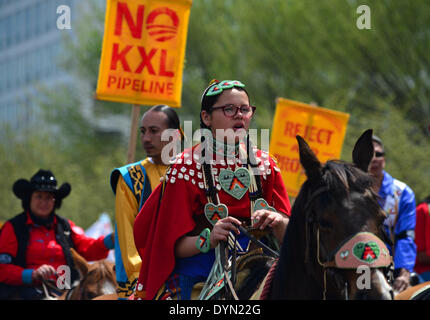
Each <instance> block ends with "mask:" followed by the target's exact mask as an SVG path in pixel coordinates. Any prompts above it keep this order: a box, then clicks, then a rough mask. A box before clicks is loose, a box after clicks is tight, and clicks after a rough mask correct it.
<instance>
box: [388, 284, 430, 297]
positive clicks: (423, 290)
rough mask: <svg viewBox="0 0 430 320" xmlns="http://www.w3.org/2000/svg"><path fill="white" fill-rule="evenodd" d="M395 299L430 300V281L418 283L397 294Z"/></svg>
mask: <svg viewBox="0 0 430 320" xmlns="http://www.w3.org/2000/svg"><path fill="white" fill-rule="evenodd" d="M394 299H395V300H429V299H430V281H427V282H423V283H420V284H417V285H416V286H412V287H409V288H407V289H406V290H404V291H402V292H400V293H399V294H397V295H396V296H395V298H394Z"/></svg>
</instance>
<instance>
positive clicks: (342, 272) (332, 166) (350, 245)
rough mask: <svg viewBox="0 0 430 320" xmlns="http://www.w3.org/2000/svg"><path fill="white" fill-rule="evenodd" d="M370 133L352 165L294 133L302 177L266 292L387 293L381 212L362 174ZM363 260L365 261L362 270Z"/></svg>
mask: <svg viewBox="0 0 430 320" xmlns="http://www.w3.org/2000/svg"><path fill="white" fill-rule="evenodd" d="M371 137H372V130H367V131H366V132H364V133H363V134H362V136H361V137H360V138H359V139H358V140H357V142H356V144H355V146H354V149H353V153H352V157H353V163H352V164H350V163H347V162H344V161H340V160H333V161H327V163H326V164H325V165H324V166H323V165H322V164H321V163H320V161H319V160H318V159H317V157H316V156H315V154H314V153H313V151H312V150H311V149H310V147H309V146H308V144H307V143H306V142H305V140H303V139H302V138H301V137H300V136H297V141H298V144H299V153H300V163H301V164H302V166H303V168H304V170H305V173H306V176H307V181H306V182H305V183H304V184H303V186H302V188H301V190H300V193H299V195H298V197H297V199H296V200H295V202H294V205H293V208H292V213H291V219H290V222H289V225H288V227H287V230H286V233H285V236H284V240H283V245H282V248H281V255H280V258H279V260H278V261H277V264H276V265H275V267H274V269H273V272H269V275H271V278H272V281H271V282H270V284H269V283H267V282H266V285H265V287H264V290H263V292H264V295H265V298H266V299H300V300H306V299H392V297H393V290H392V288H391V286H390V285H389V283H388V281H387V279H386V276H387V274H389V273H390V272H389V270H392V268H390V266H391V265H390V264H391V257H390V255H389V253H388V249H387V248H386V247H385V245H384V243H383V241H381V239H382V240H386V238H385V233H384V230H383V221H384V219H385V217H386V216H385V213H384V211H383V210H382V209H381V208H380V206H379V204H378V201H377V195H376V194H375V193H374V192H373V191H372V189H371V185H372V183H373V180H372V178H371V177H370V176H369V175H368V174H367V169H368V165H369V163H370V160H371V159H372V157H373V145H372V141H371ZM366 250H367V251H366ZM360 265H362V266H364V267H365V268H363V269H360V270H361V271H360V272H359V271H358V269H357V267H360ZM366 268H367V269H366ZM366 277H367V278H366ZM366 279H367V280H368V283H367V285H366V284H365V283H364V282H363V281H364V280H366ZM363 284H364V285H363ZM260 289H261V288H260Z"/></svg>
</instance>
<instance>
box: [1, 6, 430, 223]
mask: <svg viewBox="0 0 430 320" xmlns="http://www.w3.org/2000/svg"><path fill="white" fill-rule="evenodd" d="M360 5H368V6H369V8H370V9H371V21H370V24H371V29H370V30H366V29H363V30H360V29H358V28H357V25H356V21H357V19H358V18H359V16H360V14H359V13H357V8H358V6H360ZM85 8H86V9H84V10H81V11H79V13H78V18H77V20H76V22H75V23H74V24H73V25H72V27H73V29H74V32H75V36H74V37H73V38H68V39H65V44H66V48H67V50H66V52H67V55H66V56H65V57H64V60H63V67H64V69H65V70H67V71H68V72H69V73H70V74H73V75H74V76H75V77H76V79H77V80H78V81H79V82H80V83H81V84H83V85H84V86H86V87H87V93H86V94H87V95H88V96H87V97H83V96H82V95H80V94H79V95H78V94H76V91H75V88H74V87H68V88H56V89H55V90H53V91H50V92H46V94H45V97H46V99H44V100H43V103H42V104H43V105H44V106H45V108H46V110H49V112H48V114H49V117H51V118H50V119H51V122H56V123H58V134H56V135H55V137H52V136H50V137H40V138H38V139H39V140H37V139H35V138H34V137H33V139H29V141H28V142H25V143H17V144H16V145H14V146H13V148H12V150H11V149H8V150H4V149H1V152H3V154H6V155H8V157H9V159H12V158H13V159H12V160H11V161H10V162H7V161H6V160H4V159H3V157H2V158H1V160H0V161H1V163H2V167H3V163H5V165H4V167H5V168H7V169H8V170H7V171H8V173H7V174H6V173H4V175H5V176H3V178H5V179H6V180H3V181H7V183H5V184H4V185H3V186H2V188H4V189H3V192H2V193H1V196H0V197H2V198H1V199H2V204H3V203H4V204H5V205H4V210H5V212H7V214H9V212H10V211H14V210H15V211H16V209H15V207H16V203H17V202H16V201H14V202H12V201H10V199H9V198H8V197H11V192H10V187H11V185H12V183H13V181H14V179H15V178H18V177H21V176H27V177H29V176H30V175H31V174H32V173H33V172H35V170H36V168H39V167H43V165H50V166H52V168H53V170H54V171H55V170H56V169H58V173H57V171H55V172H56V174H57V175H58V178H59V180H60V181H61V180H62V179H65V180H66V179H68V180H72V179H76V180H73V186H72V187H73V192H72V194H73V195H72V196H70V200H68V201H65V203H64V208H62V209H61V210H62V211H66V210H68V211H67V213H69V212H70V214H74V213H72V211H76V212H77V213H76V214H79V215H80V216H78V217H77V219H78V221H77V222H81V219H83V217H84V216H85V215H90V214H93V215H96V214H99V213H101V212H102V211H107V212H109V213H110V214H111V215H112V214H113V195H112V193H111V191H110V190H109V189H110V187H109V185H108V176H109V172H110V170H111V169H112V168H114V167H116V166H119V165H123V164H124V159H125V155H126V148H127V143H126V142H124V141H123V140H120V139H112V137H111V136H107V137H106V136H100V134H98V133H97V132H96V131H95V130H94V128H93V127H92V124H91V122H89V121H88V120H89V119H86V118H85V117H84V116H83V115H82V114H81V113H80V112H79V110H80V109H79V108H77V106H80V105H82V104H83V103H84V102H83V101H84V100H85V99H88V98H92V96H91V95H92V94H93V93H94V92H95V89H96V83H97V76H98V65H99V61H100V55H101V45H102V35H103V30H104V27H103V26H104V6H100V5H99V4H98V2H89V3H88V4H87V6H86V7H85ZM428 21H430V4H429V3H428V1H427V0H414V1H404V0H379V1H364V2H363V1H357V0H320V1H314V0H266V1H261V0H195V1H193V5H192V8H191V15H190V21H189V31H188V39H187V49H186V61H185V69H184V78H183V82H184V85H183V93H182V108H180V109H179V110H178V112H179V115H180V117H181V121H185V120H192V121H193V127H194V129H196V128H197V127H198V126H199V116H198V115H199V111H200V97H201V93H202V91H203V89H204V88H205V87H206V86H207V85H208V82H209V81H210V80H211V79H214V78H216V79H220V80H221V79H239V80H242V81H243V82H245V83H246V84H247V89H248V92H249V93H250V96H251V103H252V104H254V105H255V106H257V114H256V117H255V119H254V120H253V122H254V123H253V126H254V127H258V128H270V127H271V126H272V120H273V115H274V110H275V107H276V98H277V97H284V98H288V99H293V100H298V101H302V102H305V103H309V102H315V103H316V104H317V105H319V106H323V107H326V108H330V109H334V110H339V111H343V112H348V113H350V115H351V116H350V120H349V124H348V129H347V135H346V139H345V143H344V148H343V152H342V158H343V159H345V160H351V150H352V147H353V143H354V142H355V141H356V139H357V137H358V136H359V135H360V134H361V133H362V132H363V131H364V130H365V129H367V128H373V129H374V131H375V134H376V135H378V136H380V137H381V138H382V139H383V140H384V143H385V146H386V150H387V157H386V160H387V168H386V169H387V171H388V172H390V173H391V174H392V175H393V176H394V177H396V178H398V179H400V180H402V181H404V182H406V183H407V184H408V185H409V186H410V187H411V188H412V189H413V190H414V191H415V192H416V195H417V199H422V198H424V197H425V196H426V195H428V194H430V182H429V181H430V170H429V169H430V168H429V161H428V159H429V158H430V157H429V156H430V148H429V147H430V141H429V140H430V139H429V137H430V134H429V131H428V126H429V119H430V104H429V100H430V90H429V87H430V63H429V62H430V58H429V55H428V52H429V51H430V50H429V49H430V48H429V45H430V41H429V40H430V39H429V37H430V28H429V25H428ZM84 98H85V99H84ZM95 108H96V116H99V115H101V114H107V113H113V114H121V113H122V114H126V115H129V114H130V111H131V107H130V106H129V105H124V104H119V103H113V102H106V101H95ZM54 109H55V110H56V111H55V112H54V111H53V110H54ZM48 138H49V139H48ZM34 140H37V141H34ZM42 142H43V143H42ZM39 147H40V148H42V150H44V154H43V156H42V157H40V156H39V157H37V156H36V155H38V154H39V153H40V152H38V151H35V150H37V148H39ZM35 148H36V149H35ZM3 154H2V155H3ZM24 154H26V157H25V158H24V159H26V160H25V162H24V160H20V159H19V157H22V156H23V155H24ZM28 154H34V157H33V158H29V157H28ZM143 156H144V155H143V152H142V150H141V147H140V144H138V145H137V155H136V158H139V157H143ZM27 159H28V160H27ZM54 159H55V160H54ZM18 164H19V165H18ZM21 172H25V173H26V174H21ZM2 174H3V173H2ZM72 197H76V198H72ZM68 202H69V203H68ZM12 206H15V207H13V210H12ZM67 206H69V207H67ZM88 206H91V208H89V207H88ZM87 208H88V210H86V209H87ZM96 211H97V213H96ZM2 215H3V216H1V217H0V219H1V218H2V217H4V216H5V214H4V213H2ZM93 220H94V218H93ZM83 221H84V220H82V222H83Z"/></svg>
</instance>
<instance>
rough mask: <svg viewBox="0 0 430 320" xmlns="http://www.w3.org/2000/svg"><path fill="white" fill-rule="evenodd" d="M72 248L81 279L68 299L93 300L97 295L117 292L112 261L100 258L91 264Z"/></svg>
mask: <svg viewBox="0 0 430 320" xmlns="http://www.w3.org/2000/svg"><path fill="white" fill-rule="evenodd" d="M70 250H71V252H72V257H73V260H74V263H75V266H76V269H78V271H79V274H80V280H79V283H78V284H77V285H76V286H75V287H73V289H72V291H71V292H70V294H69V296H68V299H70V300H91V299H93V298H95V297H99V296H102V295H108V294H113V293H115V292H116V277H115V271H114V264H113V263H112V262H109V261H107V260H98V261H95V262H94V263H91V264H89V263H88V262H87V261H86V260H85V258H84V257H82V256H81V255H80V254H79V253H77V252H76V250H74V249H70Z"/></svg>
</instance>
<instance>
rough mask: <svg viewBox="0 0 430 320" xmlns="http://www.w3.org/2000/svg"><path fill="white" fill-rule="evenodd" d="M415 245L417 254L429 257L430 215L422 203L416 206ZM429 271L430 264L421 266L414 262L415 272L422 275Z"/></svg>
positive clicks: (425, 204) (425, 205)
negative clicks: (420, 253)
mask: <svg viewBox="0 0 430 320" xmlns="http://www.w3.org/2000/svg"><path fill="white" fill-rule="evenodd" d="M415 243H416V245H417V252H425V253H426V254H427V255H428V256H430V215H429V205H428V203H426V202H424V203H421V204H420V205H418V206H417V222H416V226H415ZM429 270H430V264H423V263H420V262H419V261H418V255H417V260H416V262H415V271H416V272H417V273H423V272H425V271H429Z"/></svg>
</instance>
